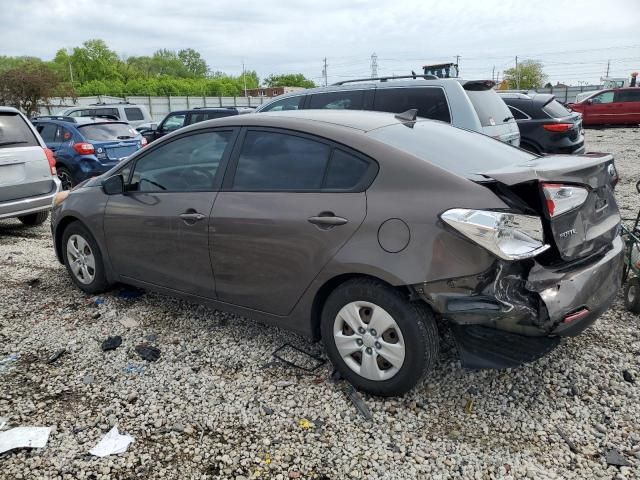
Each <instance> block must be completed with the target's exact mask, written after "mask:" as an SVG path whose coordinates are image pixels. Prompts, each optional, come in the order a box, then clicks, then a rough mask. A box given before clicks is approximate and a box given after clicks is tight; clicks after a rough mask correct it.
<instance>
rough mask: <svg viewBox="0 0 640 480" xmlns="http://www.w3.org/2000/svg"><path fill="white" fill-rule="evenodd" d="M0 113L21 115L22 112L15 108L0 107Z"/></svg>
mask: <svg viewBox="0 0 640 480" xmlns="http://www.w3.org/2000/svg"><path fill="white" fill-rule="evenodd" d="M0 112H4V113H20V110H18V109H17V108H13V107H0Z"/></svg>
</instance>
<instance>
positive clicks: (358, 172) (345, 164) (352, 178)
mask: <svg viewBox="0 0 640 480" xmlns="http://www.w3.org/2000/svg"><path fill="white" fill-rule="evenodd" d="M368 168H369V163H368V162H366V161H365V160H362V159H361V158H358V157H356V156H354V155H350V154H348V153H346V152H343V151H342V150H337V149H336V150H334V151H333V155H332V156H331V162H330V163H329V170H328V171H327V176H326V179H325V182H324V188H330V189H333V188H335V189H342V190H346V189H350V188H353V187H355V186H356V185H357V184H358V183H360V181H361V180H362V177H364V175H365V174H366V173H367V170H368Z"/></svg>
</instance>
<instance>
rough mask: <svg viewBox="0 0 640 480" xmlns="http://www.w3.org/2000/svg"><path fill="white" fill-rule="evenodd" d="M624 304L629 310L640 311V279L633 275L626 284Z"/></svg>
mask: <svg viewBox="0 0 640 480" xmlns="http://www.w3.org/2000/svg"><path fill="white" fill-rule="evenodd" d="M624 306H625V307H626V309H627V310H629V311H631V312H634V313H640V279H639V278H638V277H633V278H631V279H629V281H628V282H627V283H626V284H625V286H624Z"/></svg>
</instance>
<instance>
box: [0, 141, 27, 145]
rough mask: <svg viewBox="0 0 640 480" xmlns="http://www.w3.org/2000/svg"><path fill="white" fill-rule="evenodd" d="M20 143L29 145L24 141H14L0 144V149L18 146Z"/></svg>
mask: <svg viewBox="0 0 640 480" xmlns="http://www.w3.org/2000/svg"><path fill="white" fill-rule="evenodd" d="M20 143H29V142H25V141H24V140H14V141H12V142H0V147H4V146H5V145H18V144H20Z"/></svg>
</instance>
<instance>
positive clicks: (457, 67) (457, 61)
mask: <svg viewBox="0 0 640 480" xmlns="http://www.w3.org/2000/svg"><path fill="white" fill-rule="evenodd" d="M456 70H457V72H456V76H458V77H459V76H460V55H456Z"/></svg>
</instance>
